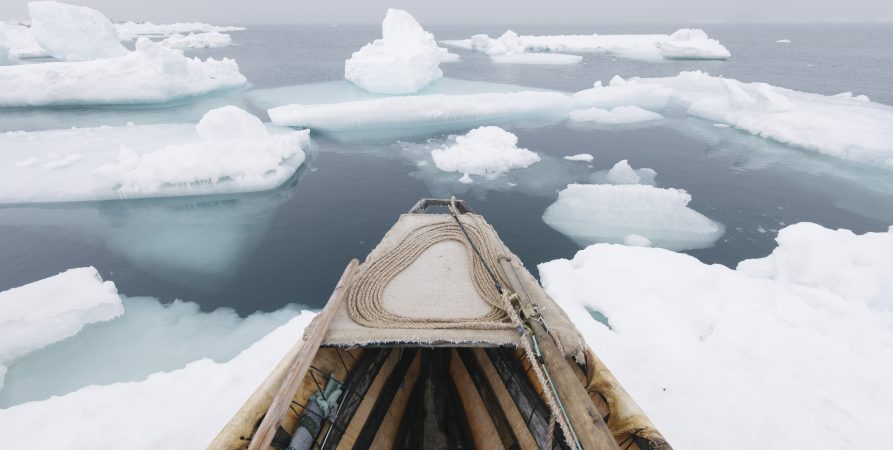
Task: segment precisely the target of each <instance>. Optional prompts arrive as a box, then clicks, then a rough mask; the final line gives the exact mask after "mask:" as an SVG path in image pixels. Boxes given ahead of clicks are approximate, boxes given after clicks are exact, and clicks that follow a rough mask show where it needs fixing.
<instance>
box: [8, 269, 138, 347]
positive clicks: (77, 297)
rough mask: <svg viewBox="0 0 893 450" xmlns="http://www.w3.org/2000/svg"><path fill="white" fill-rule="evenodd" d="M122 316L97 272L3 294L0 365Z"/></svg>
mask: <svg viewBox="0 0 893 450" xmlns="http://www.w3.org/2000/svg"><path fill="white" fill-rule="evenodd" d="M123 312H124V307H123V306H122V304H121V298H120V297H118V291H117V289H115V284H114V283H112V282H111V281H105V282H103V281H102V278H101V277H100V276H99V272H97V271H96V269H95V268H93V267H82V268H78V269H69V270H67V271H65V272H62V273H60V274H58V275H54V276H52V277H49V278H45V279H43V280H40V281H35V282H33V283H30V284H26V285H24V286H21V287H17V288H13V289H9V290H6V291H3V292H0V365H2V364H4V363H8V362H10V361H12V360H13V359H16V358H20V357H21V356H23V355H25V354H27V353H30V352H32V351H35V350H37V349H40V348H43V347H45V346H47V345H49V344H52V343H53V342H57V341H61V340H63V339H66V338H69V337H71V336H74V335H75V334H77V333H78V332H79V331H80V330H81V329H82V328H83V327H84V325H87V324H90V323H94V322H101V321H106V320H111V319H114V318H115V317H117V316H119V315H121V313H123Z"/></svg>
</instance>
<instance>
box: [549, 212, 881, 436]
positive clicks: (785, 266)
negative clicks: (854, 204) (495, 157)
mask: <svg viewBox="0 0 893 450" xmlns="http://www.w3.org/2000/svg"><path fill="white" fill-rule="evenodd" d="M829 240H830V242H829ZM891 242H893V230H891V231H887V232H886V233H867V234H864V235H854V234H852V233H849V232H844V231H831V230H824V229H822V228H821V227H819V226H818V225H813V224H798V225H793V226H790V227H788V228H786V229H784V230H782V231H781V237H780V239H779V246H778V248H777V249H776V250H775V251H774V252H773V254H774V255H776V256H775V257H770V258H769V259H768V260H756V261H755V262H748V263H742V264H741V265H740V266H739V267H738V269H737V270H732V269H729V268H727V267H725V266H722V265H719V264H713V265H708V264H703V263H701V262H700V261H698V260H697V259H695V258H693V257H691V256H688V255H684V254H679V253H673V252H670V251H666V250H663V249H656V248H639V247H630V246H621V245H609V244H597V245H593V246H590V247H588V248H586V249H585V250H581V251H580V252H578V253H577V254H576V255H575V256H574V257H573V259H571V260H565V259H559V260H555V261H551V262H548V263H545V264H540V265H539V274H540V279H541V281H542V283H543V286H544V287H545V288H546V291H547V292H548V293H549V294H550V295H551V296H552V297H553V298H554V299H555V300H556V301H557V302H558V303H559V305H561V307H562V308H563V309H564V310H565V311H566V312H567V313H568V316H569V317H570V318H571V319H572V320H573V321H574V323H575V324H576V325H577V328H578V329H579V330H580V331H581V332H582V333H583V335H584V338H585V339H586V340H587V341H588V342H589V345H591V346H592V347H593V348H597V351H598V355H599V357H600V358H601V359H602V360H604V362H605V364H606V366H607V367H610V368H611V371H612V372H613V373H614V374H615V375H616V376H617V378H618V379H619V380H620V382H621V383H623V385H624V387H625V388H626V390H627V391H629V392H630V394H631V395H632V397H633V398H635V399H636V402H637V403H639V405H640V406H642V409H643V410H645V411H647V412H648V416H649V417H650V418H651V419H652V420H653V421H654V422H655V424H656V425H657V426H658V428H660V429H661V431H662V432H663V433H664V434H665V436H666V437H667V439H668V440H669V441H670V442H672V443H673V446H674V447H677V448H723V447H728V446H729V439H728V437H729V436H737V438H736V441H735V444H734V445H733V447H735V448H742V449H744V448H767V447H769V448H824V449H849V448H863V447H865V448H871V447H878V446H880V447H884V446H886V445H887V444H886V443H887V442H890V440H891V439H893V430H891V429H890V427H888V426H887V422H888V417H889V414H888V411H889V408H890V405H891V404H893V391H891V390H890V389H889V388H888V387H889V374H890V373H891V371H893V315H891V314H890V312H889V310H883V309H878V307H881V308H882V307H883V304H882V303H878V302H877V300H886V301H889V299H890V298H891V296H890V292H889V291H887V292H886V293H884V291H883V289H882V290H877V291H876V290H874V289H875V288H877V287H883V286H886V287H887V288H889V286H890V284H889V283H890V281H889V280H890V270H891V265H890V251H891V248H890V245H891ZM807 243H808V244H807ZM825 250H827V251H825ZM782 255H783V256H782ZM758 266H759V268H758ZM768 267H772V269H770V270H764V269H766V268H768ZM783 274H789V275H783ZM862 286H864V288H863V287H862ZM878 296H880V297H878ZM754 411H760V413H752V412H754ZM692 423H697V424H698V426H696V427H692V426H690V425H691V424H692Z"/></svg>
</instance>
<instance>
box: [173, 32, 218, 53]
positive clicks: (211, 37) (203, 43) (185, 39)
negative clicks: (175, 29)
mask: <svg viewBox="0 0 893 450" xmlns="http://www.w3.org/2000/svg"><path fill="white" fill-rule="evenodd" d="M232 43H233V39H232V37H230V35H228V34H225V33H221V32H219V31H208V32H204V33H189V34H180V33H174V34H172V35H170V36H168V37H167V38H165V39H164V40H162V41H161V45H164V46H165V47H170V48H181V49H186V48H220V47H226V46H228V45H230V44H232Z"/></svg>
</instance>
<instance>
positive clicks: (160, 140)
mask: <svg viewBox="0 0 893 450" xmlns="http://www.w3.org/2000/svg"><path fill="white" fill-rule="evenodd" d="M308 144H309V133H308V132H307V131H292V130H284V129H275V128H270V129H268V128H267V127H265V126H264V124H263V123H261V121H260V120H259V119H258V118H257V117H254V116H253V115H251V114H249V113H247V112H245V111H243V110H241V109H239V108H236V107H233V106H228V107H223V108H218V109H215V110H212V111H209V112H208V113H207V114H205V116H204V117H203V118H202V120H201V121H200V122H199V123H198V125H195V126H193V125H189V124H182V125H142V126H129V127H128V126H125V127H98V128H82V129H77V128H75V129H67V130H52V131H41V132H10V133H6V134H3V135H0V174H2V178H3V180H4V183H3V185H2V186H0V203H27V202H63V201H84V200H107V199H118V198H142V197H170V196H182V195H199V194H212V193H217V194H219V193H232V192H251V191H259V190H265V189H272V188H274V187H276V186H279V185H280V184H282V183H283V182H285V181H286V180H287V179H288V178H290V177H291V176H292V175H293V174H294V173H295V171H296V170H297V169H298V167H299V166H300V165H301V164H302V163H303V162H304V157H305V155H304V152H303V150H302V149H303V148H304V147H306V146H307V145H308ZM31 158H37V159H38V161H35V162H33V163H31V164H23V161H25V162H27V161H28V160H29V159H31Z"/></svg>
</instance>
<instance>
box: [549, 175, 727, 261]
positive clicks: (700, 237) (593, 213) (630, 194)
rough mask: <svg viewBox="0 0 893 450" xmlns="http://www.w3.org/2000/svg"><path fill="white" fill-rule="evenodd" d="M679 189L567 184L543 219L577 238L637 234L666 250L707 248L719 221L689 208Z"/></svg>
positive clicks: (604, 239)
mask: <svg viewBox="0 0 893 450" xmlns="http://www.w3.org/2000/svg"><path fill="white" fill-rule="evenodd" d="M690 201H691V196H690V195H689V194H688V193H687V192H685V191H683V190H681V189H662V188H657V187H654V186H649V185H638V184H631V185H608V184H571V185H569V186H568V187H567V188H566V189H564V190H563V191H561V192H559V193H558V200H557V201H555V203H553V204H551V205H550V206H549V207H548V208H546V211H545V213H543V221H545V222H546V224H547V225H549V226H550V227H552V228H554V229H556V230H558V231H559V232H561V233H562V234H565V235H567V236H568V237H570V238H571V239H573V240H575V241H576V242H578V243H581V244H584V245H588V244H592V243H595V242H611V243H617V242H623V239H624V237H625V236H627V235H629V234H638V235H640V236H643V237H645V238H647V239H649V240H650V241H651V242H652V243H653V245H654V246H656V247H663V248H668V249H671V250H688V249H697V248H706V247H710V246H711V245H713V243H714V242H716V240H717V239H719V237H720V236H722V234H723V232H724V229H723V226H722V225H721V224H719V223H717V222H714V221H712V220H710V219H708V218H707V217H705V216H704V215H702V214H701V213H699V212H697V211H695V210H693V209H691V208H689V207H688V203H689V202H690Z"/></svg>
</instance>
